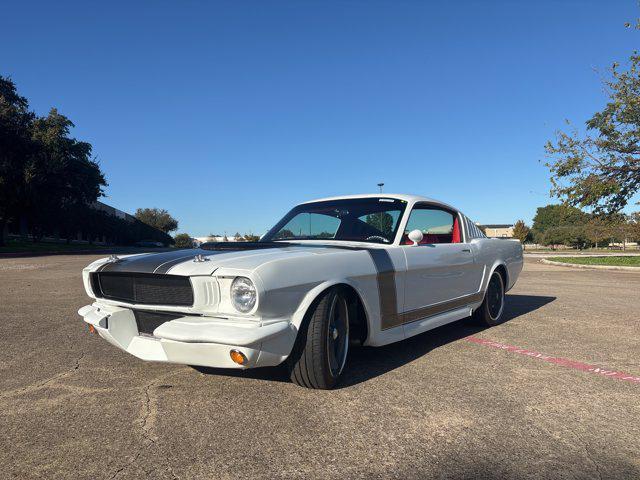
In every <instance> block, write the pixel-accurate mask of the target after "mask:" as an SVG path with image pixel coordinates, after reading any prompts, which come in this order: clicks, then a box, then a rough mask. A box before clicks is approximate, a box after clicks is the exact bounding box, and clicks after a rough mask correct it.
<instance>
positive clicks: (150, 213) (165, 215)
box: [135, 208, 178, 233]
mask: <svg viewBox="0 0 640 480" xmlns="http://www.w3.org/2000/svg"><path fill="white" fill-rule="evenodd" d="M135 217H136V218H137V219H138V220H140V221H141V222H144V223H146V224H147V225H149V226H151V227H153V228H157V229H158V230H160V231H162V232H164V233H169V232H173V231H174V230H177V229H178V221H177V220H176V219H175V218H173V217H172V216H171V215H170V214H169V212H167V211H166V210H165V209H164V208H162V209H160V208H139V209H137V210H136V214H135Z"/></svg>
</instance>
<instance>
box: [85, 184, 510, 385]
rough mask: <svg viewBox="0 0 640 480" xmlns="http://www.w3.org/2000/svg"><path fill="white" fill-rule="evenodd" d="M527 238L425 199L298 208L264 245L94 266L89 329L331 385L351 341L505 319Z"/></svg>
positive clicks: (143, 354) (147, 350) (359, 199)
mask: <svg viewBox="0 0 640 480" xmlns="http://www.w3.org/2000/svg"><path fill="white" fill-rule="evenodd" d="M521 270H522V248H521V245H520V243H519V242H518V241H512V240H505V239H492V238H486V237H485V235H484V234H483V233H482V232H481V231H480V229H479V228H478V227H476V225H475V224H474V223H473V222H471V221H470V220H469V219H468V218H467V217H465V216H464V215H463V214H462V213H460V212H459V211H458V210H456V209H455V208H453V207H451V206H449V205H446V204H444V203H441V202H438V201H435V200H431V199H428V198H424V197H419V196H414V195H382V194H380V195H358V196H347V197H337V198H329V199H323V200H316V201H313V202H308V203H303V204H301V205H298V206H297V207H295V208H294V209H293V210H291V211H290V212H289V213H288V214H286V215H285V216H284V218H283V219H282V220H280V221H279V222H278V223H277V224H276V225H275V226H274V227H273V228H272V229H271V230H270V231H269V232H267V233H266V234H265V235H264V236H263V237H262V238H261V239H260V241H258V242H253V243H240V242H222V243H209V244H204V245H202V246H201V247H200V248H199V249H196V250H176V251H171V252H167V253H156V254H140V255H128V256H111V257H109V258H104V259H101V260H97V261H95V262H93V263H92V264H91V265H89V266H88V267H86V268H85V269H84V271H83V279H84V286H85V289H86V291H87V293H88V294H89V296H90V297H92V298H93V299H94V303H93V304H92V305H88V306H86V307H83V308H81V309H80V311H79V314H80V315H81V316H82V317H84V321H85V322H87V323H88V324H89V329H90V330H91V331H93V332H96V333H98V334H99V335H100V336H101V337H102V338H104V339H105V340H107V341H108V342H110V343H112V344H113V345H115V346H116V347H118V348H121V349H123V350H125V351H127V352H129V353H131V354H132V355H135V356H136V357H138V358H141V359H143V360H153V361H161V362H173V363H183V364H188V365H200V366H210V367H224V368H251V367H259V366H273V365H279V364H284V365H285V366H286V368H288V371H289V373H290V377H291V380H292V381H293V382H295V383H297V384H298V385H301V386H305V387H310V388H322V389H327V388H332V387H333V386H334V385H336V383H337V382H338V380H339V379H340V376H341V375H342V373H343V370H344V367H345V362H346V360H347V353H348V351H349V348H350V346H352V345H357V344H361V345H372V346H378V345H386V344H389V343H392V342H397V341H399V340H403V339H405V338H408V337H411V336H413V335H417V334H419V333H422V332H425V331H427V330H430V329H432V328H435V327H438V326H440V325H444V324H446V323H449V322H454V321H456V320H460V319H463V318H465V317H468V316H470V315H472V314H473V315H475V316H476V317H477V319H478V320H479V321H481V322H484V324H485V325H488V326H493V325H496V324H498V323H500V322H501V320H502V314H503V310H504V302H505V292H506V291H507V290H509V289H510V288H511V287H512V286H513V285H514V283H515V281H516V279H517V278H518V275H519V274H520V271H521Z"/></svg>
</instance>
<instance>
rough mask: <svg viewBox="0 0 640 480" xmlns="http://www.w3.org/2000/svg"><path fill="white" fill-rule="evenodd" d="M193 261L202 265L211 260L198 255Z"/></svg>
mask: <svg viewBox="0 0 640 480" xmlns="http://www.w3.org/2000/svg"><path fill="white" fill-rule="evenodd" d="M193 261H194V262H196V263H201V262H208V261H209V259H208V258H207V257H203V256H202V255H200V254H198V255H196V256H195V257H193Z"/></svg>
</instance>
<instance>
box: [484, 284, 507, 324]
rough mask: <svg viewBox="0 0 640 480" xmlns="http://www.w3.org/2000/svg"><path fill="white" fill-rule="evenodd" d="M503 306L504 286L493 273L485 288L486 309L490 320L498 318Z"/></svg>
mask: <svg viewBox="0 0 640 480" xmlns="http://www.w3.org/2000/svg"><path fill="white" fill-rule="evenodd" d="M503 307H504V288H503V286H502V280H501V278H500V277H499V276H498V275H497V274H494V275H493V276H492V277H491V280H490V281H489V288H488V289H487V309H488V310H489V315H490V316H491V319H492V320H497V319H498V318H500V315H501V314H502V309H503Z"/></svg>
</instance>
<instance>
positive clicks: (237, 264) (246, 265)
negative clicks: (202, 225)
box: [95, 244, 375, 275]
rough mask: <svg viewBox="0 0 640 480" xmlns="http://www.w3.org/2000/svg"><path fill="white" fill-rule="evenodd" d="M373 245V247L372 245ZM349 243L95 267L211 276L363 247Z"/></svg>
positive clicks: (134, 258) (195, 253) (172, 255)
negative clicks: (227, 271)
mask: <svg viewBox="0 0 640 480" xmlns="http://www.w3.org/2000/svg"><path fill="white" fill-rule="evenodd" d="M374 248H375V247H374ZM367 249H368V247H363V246H353V245H324V244H313V245H300V244H296V245H287V246H283V247H272V248H263V247H260V248H256V249H251V248H247V247H240V248H238V249H237V250H233V249H224V250H205V249H189V250H176V251H172V252H164V253H149V254H141V255H130V256H123V257H121V258H118V259H115V258H111V259H103V260H102V261H99V262H96V263H97V264H98V265H97V266H95V270H97V271H102V272H128V273H156V274H157V273H161V274H169V275H211V274H212V273H213V272H214V271H215V270H217V269H218V268H233V269H240V270H254V269H256V268H257V267H259V266H260V265H262V264H264V263H267V262H271V261H274V260H279V259H281V258H292V257H305V256H309V255H327V254H329V255H330V254H332V253H339V252H343V253H344V251H345V250H367Z"/></svg>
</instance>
